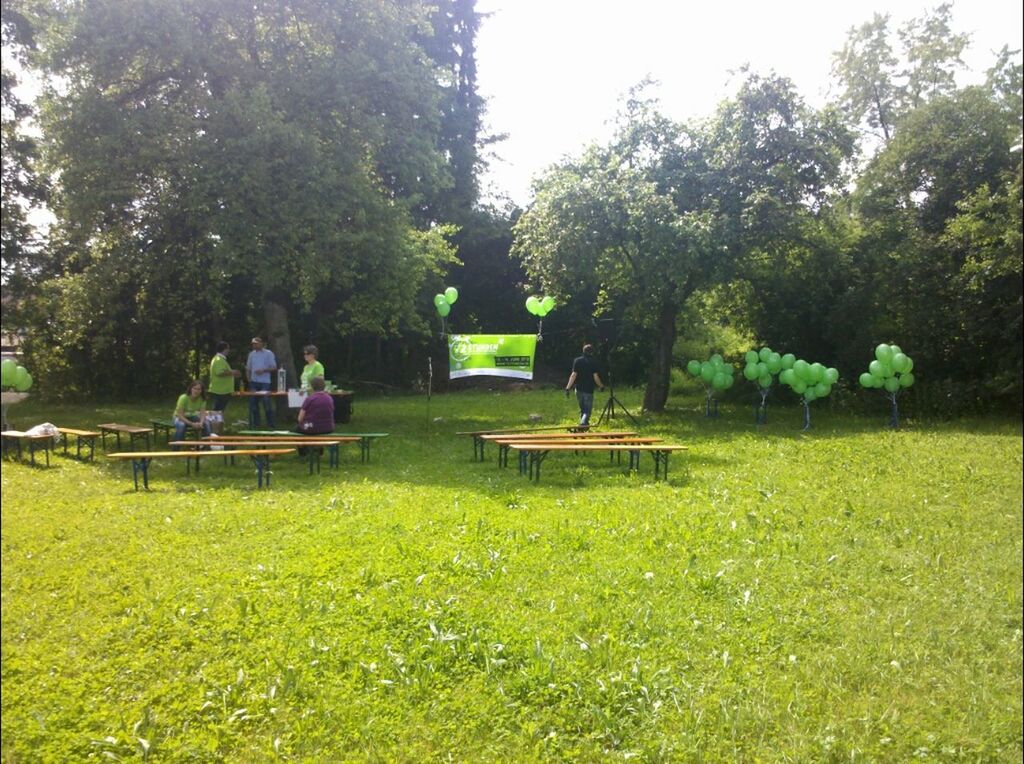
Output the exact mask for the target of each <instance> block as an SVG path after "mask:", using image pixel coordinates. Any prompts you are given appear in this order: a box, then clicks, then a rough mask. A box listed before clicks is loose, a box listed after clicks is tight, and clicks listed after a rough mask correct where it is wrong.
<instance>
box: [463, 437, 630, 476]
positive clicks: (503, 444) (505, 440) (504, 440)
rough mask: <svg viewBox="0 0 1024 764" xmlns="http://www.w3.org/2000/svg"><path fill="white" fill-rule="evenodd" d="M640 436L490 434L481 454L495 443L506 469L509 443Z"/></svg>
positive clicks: (481, 448)
mask: <svg viewBox="0 0 1024 764" xmlns="http://www.w3.org/2000/svg"><path fill="white" fill-rule="evenodd" d="M636 437H639V435H638V434H637V433H636V432H635V431H634V430H619V431H610V432H595V431H594V430H588V431H581V432H552V433H544V432H525V433H518V434H507V435H501V434H488V435H481V436H480V441H481V445H480V454H481V457H482V456H483V446H484V444H486V443H495V444H497V446H498V466H499V467H504V466H507V465H508V444H509V443H521V442H530V443H533V442H536V441H539V440H548V441H553V442H561V441H566V442H569V441H573V442H576V441H586V442H588V443H589V442H591V441H595V440H598V441H603V440H619V439H622V438H636Z"/></svg>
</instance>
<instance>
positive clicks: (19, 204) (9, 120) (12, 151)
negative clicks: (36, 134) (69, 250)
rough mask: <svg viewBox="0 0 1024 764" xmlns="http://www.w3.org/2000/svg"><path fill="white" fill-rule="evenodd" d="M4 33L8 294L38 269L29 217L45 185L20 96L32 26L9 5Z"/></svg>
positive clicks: (1, 227)
mask: <svg viewBox="0 0 1024 764" xmlns="http://www.w3.org/2000/svg"><path fill="white" fill-rule="evenodd" d="M2 8H3V19H2V22H0V33H2V38H3V49H4V56H5V58H7V57H9V60H5V61H4V66H3V71H2V72H0V113H2V126H0V163H2V181H0V189H2V201H0V203H2V207H0V219H2V223H0V259H2V269H3V270H2V273H3V282H4V289H5V290H6V291H8V293H9V294H13V295H18V294H20V293H23V292H24V289H25V284H26V282H27V280H28V279H29V278H30V276H31V273H32V271H33V270H34V268H35V267H36V264H34V263H33V262H32V260H33V254H34V253H35V251H36V250H37V249H38V242H37V241H36V234H35V230H34V227H33V226H32V225H31V223H30V222H29V219H28V213H29V212H30V211H31V210H32V209H33V208H36V207H38V206H39V205H40V204H41V203H42V202H43V201H44V199H45V190H46V189H45V184H44V183H43V180H42V178H40V176H39V174H38V173H37V170H36V163H37V160H38V146H37V143H36V140H35V138H33V137H32V136H31V135H29V134H28V133H27V132H26V130H25V125H26V122H27V120H29V119H30V118H31V117H32V113H33V110H32V107H31V106H30V105H29V104H27V103H25V102H23V101H22V100H21V99H20V98H19V97H18V94H17V88H18V84H19V79H18V71H19V70H21V71H24V68H25V67H26V66H27V64H28V55H27V54H28V53H29V52H30V51H31V50H32V49H33V48H34V47H35V30H34V28H33V26H32V23H31V22H30V20H29V19H28V17H26V16H25V15H24V14H23V13H21V12H20V11H19V10H18V9H17V8H15V7H12V5H11V3H10V2H8V0H4V2H3V3H2Z"/></svg>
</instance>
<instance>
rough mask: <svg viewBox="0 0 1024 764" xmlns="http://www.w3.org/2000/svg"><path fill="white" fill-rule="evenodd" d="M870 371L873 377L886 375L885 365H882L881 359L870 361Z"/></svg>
mask: <svg viewBox="0 0 1024 764" xmlns="http://www.w3.org/2000/svg"><path fill="white" fill-rule="evenodd" d="M868 372H870V374H871V376H872V377H884V376H885V374H884V373H883V372H884V367H883V366H882V362H881V361H872V362H871V363H869V364H868Z"/></svg>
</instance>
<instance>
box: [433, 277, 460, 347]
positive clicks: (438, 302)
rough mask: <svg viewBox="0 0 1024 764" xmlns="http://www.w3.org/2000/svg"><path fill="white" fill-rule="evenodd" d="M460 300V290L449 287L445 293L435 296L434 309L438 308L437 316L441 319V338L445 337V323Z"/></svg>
mask: <svg viewBox="0 0 1024 764" xmlns="http://www.w3.org/2000/svg"><path fill="white" fill-rule="evenodd" d="M457 299H459V290H458V289H456V288H455V287H448V288H447V289H445V290H444V293H443V294H442V293H440V292H439V293H437V294H435V295H434V307H435V308H437V315H439V316H440V317H441V336H442V337H444V323H445V319H446V318H447V317H448V314H449V313H451V312H452V305H454V304H455V301H456V300H457Z"/></svg>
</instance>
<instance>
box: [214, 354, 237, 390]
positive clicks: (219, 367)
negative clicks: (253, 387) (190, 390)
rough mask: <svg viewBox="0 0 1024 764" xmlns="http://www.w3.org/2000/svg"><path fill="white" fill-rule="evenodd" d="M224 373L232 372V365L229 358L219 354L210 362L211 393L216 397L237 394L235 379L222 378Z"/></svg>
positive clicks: (230, 377)
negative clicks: (221, 374)
mask: <svg viewBox="0 0 1024 764" xmlns="http://www.w3.org/2000/svg"><path fill="white" fill-rule="evenodd" d="M222 371H231V364H229V363H228V359H227V358H225V357H224V356H222V355H221V354H220V353H217V355H215V356H214V357H213V360H212V361H210V392H211V393H214V394H216V395H231V393H233V392H235V378H234V377H232V376H227V377H222V376H220V372H222Z"/></svg>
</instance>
